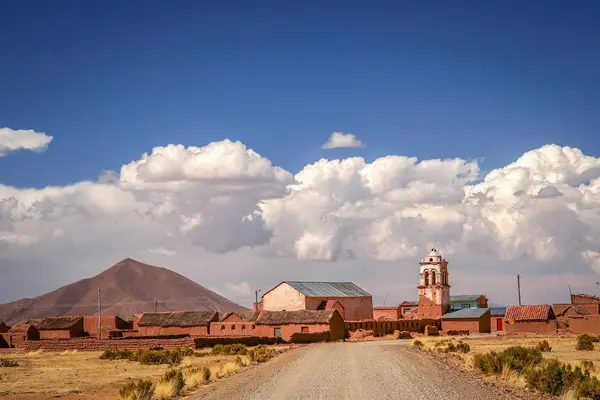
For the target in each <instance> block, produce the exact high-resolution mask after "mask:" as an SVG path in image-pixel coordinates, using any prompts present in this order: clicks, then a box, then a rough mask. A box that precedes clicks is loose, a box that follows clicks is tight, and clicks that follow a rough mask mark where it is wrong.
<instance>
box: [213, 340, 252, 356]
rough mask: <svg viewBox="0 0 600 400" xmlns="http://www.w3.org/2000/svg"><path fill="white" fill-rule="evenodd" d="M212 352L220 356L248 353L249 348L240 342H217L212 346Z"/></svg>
mask: <svg viewBox="0 0 600 400" xmlns="http://www.w3.org/2000/svg"><path fill="white" fill-rule="evenodd" d="M211 353H212V354H213V355H220V356H235V355H246V354H248V349H247V348H246V346H244V345H243V344H240V343H236V344H217V345H215V347H213V348H212V351H211Z"/></svg>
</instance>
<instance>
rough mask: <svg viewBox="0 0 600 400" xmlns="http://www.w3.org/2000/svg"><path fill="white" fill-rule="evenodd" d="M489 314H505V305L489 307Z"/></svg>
mask: <svg viewBox="0 0 600 400" xmlns="http://www.w3.org/2000/svg"><path fill="white" fill-rule="evenodd" d="M490 314H491V315H504V314H506V307H491V308H490Z"/></svg>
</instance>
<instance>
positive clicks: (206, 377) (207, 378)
mask: <svg viewBox="0 0 600 400" xmlns="http://www.w3.org/2000/svg"><path fill="white" fill-rule="evenodd" d="M210 374H211V372H210V368H208V367H204V368H202V379H204V382H208V381H210Z"/></svg>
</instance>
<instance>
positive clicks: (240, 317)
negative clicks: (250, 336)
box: [221, 311, 258, 322]
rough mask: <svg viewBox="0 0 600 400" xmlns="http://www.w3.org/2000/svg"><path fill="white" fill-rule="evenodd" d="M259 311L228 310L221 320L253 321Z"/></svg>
mask: <svg viewBox="0 0 600 400" xmlns="http://www.w3.org/2000/svg"><path fill="white" fill-rule="evenodd" d="M256 317H258V313H257V312H255V311H234V312H226V313H225V314H223V318H221V322H252V321H255V320H256Z"/></svg>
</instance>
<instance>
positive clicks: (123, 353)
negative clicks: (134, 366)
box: [100, 347, 194, 365]
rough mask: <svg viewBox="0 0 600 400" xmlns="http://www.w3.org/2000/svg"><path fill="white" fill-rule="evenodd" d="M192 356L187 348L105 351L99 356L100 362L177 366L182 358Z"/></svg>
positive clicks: (192, 351) (190, 350) (191, 351)
mask: <svg viewBox="0 0 600 400" xmlns="http://www.w3.org/2000/svg"><path fill="white" fill-rule="evenodd" d="M193 354H194V350H192V349H191V348H189V347H184V348H183V349H181V348H175V349H173V350H147V349H139V350H137V351H130V350H105V351H104V352H103V353H102V355H101V356H100V359H101V360H129V361H138V362H139V363H140V364H144V365H149V364H170V365H178V364H179V363H181V361H182V360H183V358H184V357H189V356H191V355H193Z"/></svg>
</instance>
